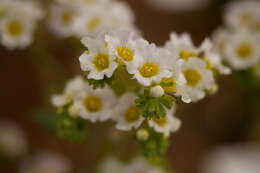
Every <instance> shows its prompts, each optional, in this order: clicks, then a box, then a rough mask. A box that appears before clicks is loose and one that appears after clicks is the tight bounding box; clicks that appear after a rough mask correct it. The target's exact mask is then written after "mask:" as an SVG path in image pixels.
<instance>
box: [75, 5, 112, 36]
mask: <svg viewBox="0 0 260 173" xmlns="http://www.w3.org/2000/svg"><path fill="white" fill-rule="evenodd" d="M107 8H108V7H107V6H105V5H100V4H98V5H93V6H90V7H88V6H87V7H86V8H82V9H81V12H80V14H79V16H77V17H76V18H75V21H74V23H73V30H74V33H75V35H77V36H79V37H84V36H98V35H99V33H100V32H102V31H106V30H108V29H109V22H111V21H110V20H109V17H108V15H107V12H108V11H107Z"/></svg>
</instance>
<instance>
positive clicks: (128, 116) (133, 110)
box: [125, 106, 140, 123]
mask: <svg viewBox="0 0 260 173" xmlns="http://www.w3.org/2000/svg"><path fill="white" fill-rule="evenodd" d="M139 117H140V114H139V110H138V108H137V107H135V106H132V107H129V109H128V110H127V111H126V113H125V120H126V121H127V122H129V123H133V122H135V121H137V120H138V119H139Z"/></svg>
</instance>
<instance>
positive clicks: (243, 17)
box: [239, 13, 252, 25]
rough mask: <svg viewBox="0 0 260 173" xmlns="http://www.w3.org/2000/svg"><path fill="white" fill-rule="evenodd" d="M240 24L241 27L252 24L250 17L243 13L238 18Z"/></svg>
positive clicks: (248, 14)
mask: <svg viewBox="0 0 260 173" xmlns="http://www.w3.org/2000/svg"><path fill="white" fill-rule="evenodd" d="M239 19H240V23H241V24H243V25H247V24H250V23H251V22H252V16H251V14H250V13H244V14H242V15H241V16H240V17H239Z"/></svg>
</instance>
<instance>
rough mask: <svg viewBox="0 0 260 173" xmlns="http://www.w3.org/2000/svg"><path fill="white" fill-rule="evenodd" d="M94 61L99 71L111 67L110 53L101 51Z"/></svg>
mask: <svg viewBox="0 0 260 173" xmlns="http://www.w3.org/2000/svg"><path fill="white" fill-rule="evenodd" d="M92 63H93V65H94V66H95V67H96V69H97V70H98V71H103V70H105V69H107V68H108V67H109V55H107V54H105V53H99V54H97V55H96V56H95V57H94V59H93V61H92Z"/></svg>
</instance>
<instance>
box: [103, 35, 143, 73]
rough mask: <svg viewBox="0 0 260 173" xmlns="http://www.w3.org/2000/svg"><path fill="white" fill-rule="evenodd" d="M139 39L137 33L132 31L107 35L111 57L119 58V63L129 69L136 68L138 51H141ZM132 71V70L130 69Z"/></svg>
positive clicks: (106, 39)
mask: <svg viewBox="0 0 260 173" xmlns="http://www.w3.org/2000/svg"><path fill="white" fill-rule="evenodd" d="M138 38H139V36H138V35H137V33H136V32H134V31H132V30H115V31H112V32H109V33H107V34H106V35H105V41H106V43H107V44H108V49H109V53H110V56H115V57H117V58H119V61H120V62H121V61H122V63H123V64H126V65H127V68H131V67H133V66H134V63H135V62H136V61H135V58H139V57H138V56H136V53H138V52H137V51H138V50H139V45H138V43H139V42H140V41H136V40H137V39H138ZM129 70H130V71H131V69H129Z"/></svg>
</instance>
